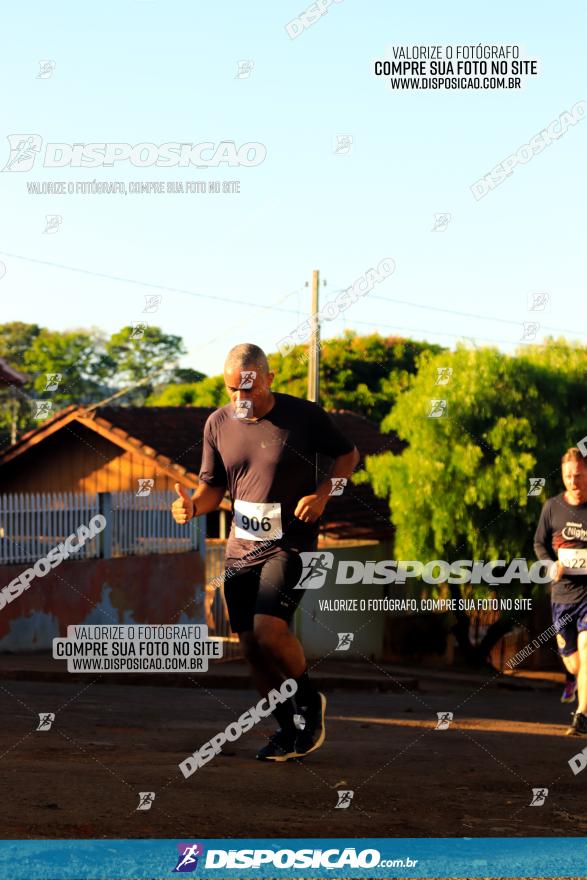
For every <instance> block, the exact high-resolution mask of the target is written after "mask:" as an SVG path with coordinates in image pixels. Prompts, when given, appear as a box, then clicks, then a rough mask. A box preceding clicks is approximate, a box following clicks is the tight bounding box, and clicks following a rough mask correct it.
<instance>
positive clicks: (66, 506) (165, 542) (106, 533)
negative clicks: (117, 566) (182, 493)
mask: <svg viewBox="0 0 587 880" xmlns="http://www.w3.org/2000/svg"><path fill="white" fill-rule="evenodd" d="M174 498H175V495H174V493H173V492H171V491H169V492H151V493H150V494H148V495H144V496H137V495H135V494H134V493H133V492H112V493H109V492H104V493H101V494H95V495H86V494H82V493H75V492H50V493H33V494H27V493H17V494H10V495H0V565H1V564H5V565H8V564H11V563H12V564H13V563H19V562H34V561H36V560H37V559H40V558H41V557H43V556H45V555H46V554H47V552H48V551H49V550H50V549H51V548H52V547H55V546H56V545H57V544H60V543H62V542H63V541H65V540H66V538H68V537H69V535H73V534H75V532H76V531H77V529H79V527H80V526H81V525H85V526H87V525H88V523H89V521H90V520H91V519H92V517H94V516H96V514H98V513H101V514H102V515H103V516H104V517H105V518H106V523H107V524H106V528H105V529H104V530H103V531H102V532H101V533H100V534H99V535H96V537H95V538H92V540H90V541H87V542H86V543H85V544H84V545H83V547H81V548H80V549H79V550H78V551H77V552H76V553H75V554H74V555H73V557H72V558H75V559H92V558H96V557H98V556H104V557H106V558H109V557H111V556H143V555H146V554H150V553H181V552H186V551H189V550H197V549H198V535H199V530H200V529H201V528H202V526H203V523H202V519H200V518H198V519H197V520H194V521H193V522H192V523H190V524H189V525H187V526H180V525H177V523H175V521H174V520H173V517H172V516H171V513H170V511H169V508H170V506H171V503H172V502H173V500H174ZM200 543H201V544H202V549H203V544H204V542H203V541H202V542H200Z"/></svg>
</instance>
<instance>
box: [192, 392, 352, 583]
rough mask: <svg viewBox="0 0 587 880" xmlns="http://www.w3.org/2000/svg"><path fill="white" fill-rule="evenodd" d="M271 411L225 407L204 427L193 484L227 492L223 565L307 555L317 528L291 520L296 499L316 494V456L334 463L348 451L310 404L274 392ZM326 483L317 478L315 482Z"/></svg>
mask: <svg viewBox="0 0 587 880" xmlns="http://www.w3.org/2000/svg"><path fill="white" fill-rule="evenodd" d="M274 397H275V404H274V406H273V408H272V409H271V410H270V411H269V412H268V413H267V414H266V415H265V416H263V418H261V419H258V420H257V421H245V420H243V419H238V418H235V417H234V408H233V406H232V404H227V406H223V407H221V408H220V409H218V410H216V412H214V413H212V415H211V416H209V417H208V420H207V421H206V424H205V426H204V439H203V450H202V465H201V468H200V474H199V476H200V480H201V481H202V482H203V483H207V484H208V485H209V486H220V487H222V488H227V489H228V490H229V493H230V497H231V500H232V505H233V522H232V526H231V530H230V535H229V538H228V543H227V547H226V559H227V561H228V560H230V562H233V561H235V560H239V567H242V568H248V567H251V566H253V565H258V564H259V563H260V562H263V561H265V560H266V559H269V558H270V557H271V556H273V555H274V554H275V553H276V552H278V551H279V550H280V549H281V548H285V549H288V548H292V549H296V550H299V551H304V550H313V549H315V546H316V538H317V535H318V530H319V523H318V521H317V522H315V523H304V522H302V521H301V520H299V519H298V518H297V517H295V516H294V511H295V509H296V507H297V504H298V501H299V500H300V498H303V497H304V495H311V494H312V493H313V492H314V491H315V490H316V476H315V473H316V472H315V456H316V453H320V454H323V455H326V456H328V457H329V458H337V457H338V456H339V455H346V454H347V453H349V452H352V450H353V448H354V444H353V443H352V442H351V441H350V440H349V439H348V438H347V437H345V436H344V434H342V433H341V431H339V429H338V428H337V427H336V425H335V424H334V422H333V421H332V419H331V418H330V416H329V415H328V414H327V413H326V412H325V411H324V410H323V409H322V407H320V406H318V405H317V404H315V403H312V402H311V401H308V400H303V399H301V398H299V397H293V396H292V395H290V394H280V393H278V392H274ZM326 476H327V474H326V473H321V472H320V471H319V472H318V482H322V480H323V479H324V478H325V477H326Z"/></svg>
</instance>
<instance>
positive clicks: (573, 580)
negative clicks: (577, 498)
mask: <svg viewBox="0 0 587 880" xmlns="http://www.w3.org/2000/svg"><path fill="white" fill-rule="evenodd" d="M572 548H574V549H587V504H569V503H568V501H565V496H564V493H561V494H560V495H556V496H555V497H554V498H549V499H548V501H547V502H546V503H545V505H544V507H543V508H542V512H541V514H540V521H539V523H538V528H537V529H536V534H535V535H534V551H535V553H536V556H537V557H538V559H552V560H554V559H558V557H559V551H560V550H562V549H572ZM585 596H587V572H584V573H581V571H580V570H579V569H577V574H567V573H564V574H563V576H562V577H561V579H560V581H558V582H557V583H553V585H552V591H551V599H552V601H553V602H560V603H561V604H564V605H568V604H570V603H572V602H579V601H580V600H581V599H583V598H584V597H585Z"/></svg>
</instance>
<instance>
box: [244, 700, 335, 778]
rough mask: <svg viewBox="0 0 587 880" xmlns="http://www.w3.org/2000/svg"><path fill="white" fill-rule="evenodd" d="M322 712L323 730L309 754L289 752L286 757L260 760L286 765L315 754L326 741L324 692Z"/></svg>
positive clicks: (321, 704) (321, 705)
mask: <svg viewBox="0 0 587 880" xmlns="http://www.w3.org/2000/svg"><path fill="white" fill-rule="evenodd" d="M320 711H321V714H322V730H321V731H320V736H319V737H318V739H317V740H316V742H315V743H314V745H313V746H312V748H311V749H308V751H307V752H288V753H287V754H286V755H279V756H278V755H276V756H275V757H273V758H261V759H260V760H263V761H273V762H274V763H280V764H285V762H286V761H293V760H294V759H295V758H305V757H306V755H309V754H310V752H315V751H316V749H319V748H320V746H321V745H322V744H323V743H324V740H325V739H326V697H325V696H324V694H323V693H322V692H320Z"/></svg>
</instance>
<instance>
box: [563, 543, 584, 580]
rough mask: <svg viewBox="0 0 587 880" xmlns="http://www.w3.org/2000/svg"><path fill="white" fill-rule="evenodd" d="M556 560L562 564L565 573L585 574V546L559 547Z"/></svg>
mask: <svg viewBox="0 0 587 880" xmlns="http://www.w3.org/2000/svg"><path fill="white" fill-rule="evenodd" d="M558 561H559V562H562V564H563V565H564V567H565V573H566V574H587V548H583V547H559V551H558Z"/></svg>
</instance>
